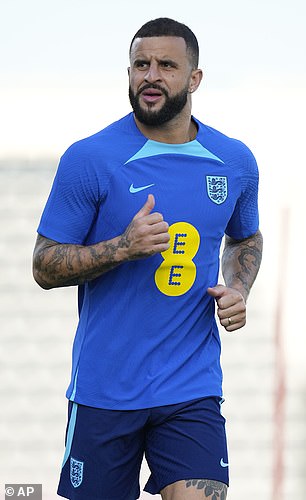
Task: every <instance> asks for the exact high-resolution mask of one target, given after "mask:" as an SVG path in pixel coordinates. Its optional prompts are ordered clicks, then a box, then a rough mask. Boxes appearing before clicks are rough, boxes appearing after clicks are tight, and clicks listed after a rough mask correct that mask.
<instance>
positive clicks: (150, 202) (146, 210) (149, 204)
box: [134, 194, 155, 219]
mask: <svg viewBox="0 0 306 500" xmlns="http://www.w3.org/2000/svg"><path fill="white" fill-rule="evenodd" d="M154 207H155V198H154V196H153V194H149V196H148V198H147V201H146V202H145V204H144V205H143V207H141V209H140V210H139V212H137V214H136V215H135V217H134V219H139V218H140V217H145V216H146V215H149V214H150V213H151V212H152V210H153V208H154Z"/></svg>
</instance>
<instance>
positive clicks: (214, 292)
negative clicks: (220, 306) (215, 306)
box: [207, 285, 226, 298]
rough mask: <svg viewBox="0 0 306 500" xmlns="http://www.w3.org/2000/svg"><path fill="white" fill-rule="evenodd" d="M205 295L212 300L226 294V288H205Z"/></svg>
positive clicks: (221, 286) (222, 286)
mask: <svg viewBox="0 0 306 500" xmlns="http://www.w3.org/2000/svg"><path fill="white" fill-rule="evenodd" d="M207 293H208V294H209V295H210V296H211V297H214V298H218V297H222V296H223V295H225V294H226V287H225V286H224V285H216V286H213V287H209V288H207Z"/></svg>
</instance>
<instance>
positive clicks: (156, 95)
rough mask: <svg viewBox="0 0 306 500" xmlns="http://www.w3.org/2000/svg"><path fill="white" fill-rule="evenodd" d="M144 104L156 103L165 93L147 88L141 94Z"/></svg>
mask: <svg viewBox="0 0 306 500" xmlns="http://www.w3.org/2000/svg"><path fill="white" fill-rule="evenodd" d="M140 95H141V97H142V99H143V101H144V102H147V103H155V102H157V101H159V100H160V99H161V98H162V97H163V92H161V91H160V90H157V89H153V88H146V89H145V90H142V91H141V92H140Z"/></svg>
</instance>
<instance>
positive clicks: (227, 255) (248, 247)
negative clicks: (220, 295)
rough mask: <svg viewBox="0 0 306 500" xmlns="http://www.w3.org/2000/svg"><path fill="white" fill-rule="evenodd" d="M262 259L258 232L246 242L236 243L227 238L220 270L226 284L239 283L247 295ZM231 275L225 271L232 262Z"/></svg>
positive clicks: (260, 240) (260, 238) (260, 237)
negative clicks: (222, 272) (234, 263)
mask: <svg viewBox="0 0 306 500" xmlns="http://www.w3.org/2000/svg"><path fill="white" fill-rule="evenodd" d="M261 257H262V236H261V233H260V232H259V231H258V232H257V233H256V234H255V235H253V236H251V237H250V238H247V239H246V240H243V241H240V242H237V241H235V240H231V239H230V238H227V240H226V246H225V249H224V254H223V257H222V268H223V271H224V275H226V277H227V280H226V281H227V282H228V283H231V282H234V281H239V282H240V283H241V284H242V285H243V288H244V289H245V291H246V293H247V295H248V294H249V292H250V289H251V287H252V285H253V283H254V281H255V278H256V276H257V273H258V271H259V268H260V264H261ZM235 259H236V263H237V264H236V266H233V265H232V271H231V274H230V273H229V271H228V270H227V264H228V262H234V261H235Z"/></svg>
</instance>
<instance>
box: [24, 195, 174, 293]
mask: <svg viewBox="0 0 306 500" xmlns="http://www.w3.org/2000/svg"><path fill="white" fill-rule="evenodd" d="M154 205H155V200H154V197H153V195H149V196H148V199H147V201H146V203H145V204H144V206H143V207H142V208H141V209H140V211H139V212H138V213H137V214H136V215H135V216H134V218H133V219H132V221H131V223H130V224H129V226H128V227H127V229H126V230H125V232H124V233H123V234H122V235H120V236H117V237H115V238H113V239H111V240H108V241H101V242H100V243H97V244H95V245H90V246H83V245H73V244H62V243H58V242H56V241H53V240H50V239H48V238H45V237H43V236H41V235H38V237H37V241H36V245H35V248H34V255H33V275H34V278H35V281H37V283H38V284H39V285H40V286H41V287H42V288H45V289H50V288H55V287H63V286H71V285H81V284H83V283H85V282H86V281H90V280H93V279H95V278H97V277H98V276H100V275H101V274H103V273H105V272H107V271H109V270H110V269H113V268H114V267H116V266H118V265H120V264H122V263H123V262H126V261H128V260H135V259H142V258H145V257H149V256H151V255H154V254H156V253H159V252H163V251H165V250H167V249H168V248H169V239H170V236H169V233H168V228H169V226H168V224H167V223H166V222H165V221H164V220H163V216H162V215H161V214H159V213H157V212H154V213H151V212H152V210H153V208H154Z"/></svg>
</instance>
